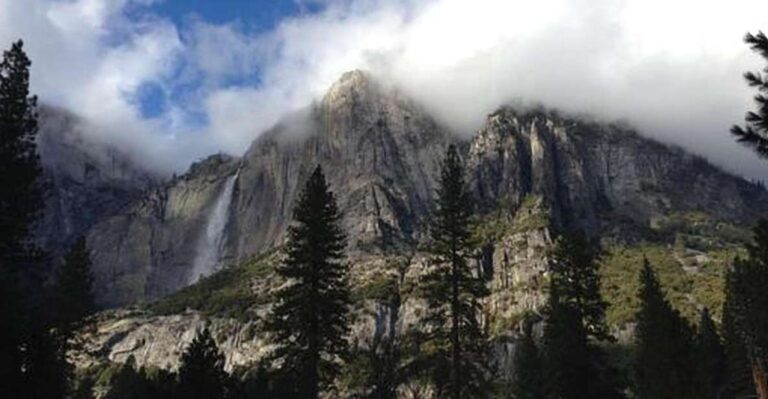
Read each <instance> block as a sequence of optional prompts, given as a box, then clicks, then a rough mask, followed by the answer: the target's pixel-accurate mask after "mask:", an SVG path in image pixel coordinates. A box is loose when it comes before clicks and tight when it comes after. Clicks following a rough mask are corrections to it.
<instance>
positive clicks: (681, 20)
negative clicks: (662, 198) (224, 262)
mask: <svg viewBox="0 0 768 399" xmlns="http://www.w3.org/2000/svg"><path fill="white" fill-rule="evenodd" d="M149 3H150V2H148V1H147V0H142V1H138V0H77V1H53V0H27V1H24V2H21V1H17V0H0V41H4V42H9V41H10V40H11V38H13V37H16V36H22V37H25V38H27V42H28V43H29V49H30V53H31V56H32V59H33V62H34V63H35V64H34V66H33V73H35V75H34V76H33V79H34V82H35V85H34V86H35V87H34V89H35V90H36V91H37V92H38V93H40V94H41V96H42V97H43V99H45V100H46V101H53V102H55V103H57V104H60V105H64V106H66V107H69V108H72V109H73V110H75V111H76V112H78V113H80V114H82V115H85V116H86V117H87V118H88V119H89V120H90V121H93V122H94V123H97V124H99V125H100V126H103V127H104V129H105V130H110V129H111V130H110V132H108V133H101V134H108V135H110V137H111V138H112V139H115V140H123V141H124V142H129V143H133V145H134V146H135V147H136V151H138V152H141V153H143V154H145V155H146V156H147V157H148V158H151V159H155V160H157V161H156V162H155V163H157V164H158V165H161V166H164V167H171V168H176V169H180V168H182V167H183V166H184V165H187V164H188V163H189V162H190V161H192V160H194V159H196V158H199V157H200V156H202V155H204V154H206V153H210V152H214V151H216V150H224V151H227V152H232V153H242V151H244V149H245V148H247V146H248V144H249V143H250V142H251V141H252V140H253V139H254V138H255V137H257V136H258V134H259V133H260V132H262V131H264V130H266V129H267V128H269V127H270V126H271V125H273V124H274V123H276V122H277V121H278V120H279V119H280V118H281V116H282V115H285V114H286V113H291V112H295V111H296V110H299V109H301V108H303V107H304V106H306V105H307V104H309V103H310V102H311V101H313V100H314V99H317V98H318V97H320V96H321V95H322V94H323V93H324V92H325V90H326V89H327V88H328V87H329V86H330V85H331V84H332V82H333V81H335V80H336V79H337V78H338V77H339V76H340V74H341V73H343V72H344V71H347V70H350V69H355V68H361V69H367V70H370V71H372V72H373V73H375V74H377V75H379V76H380V77H382V79H387V80H390V81H392V82H393V83H395V84H397V85H399V86H401V87H402V88H403V89H404V90H405V91H407V92H409V93H410V94H411V95H412V96H413V97H414V98H416V99H417V100H418V101H420V102H422V103H423V104H424V105H425V107H427V108H428V109H429V110H431V111H432V112H433V113H434V114H435V115H436V116H437V117H438V118H439V119H440V120H441V121H442V122H444V123H446V124H447V125H449V126H451V127H452V128H453V129H454V130H456V131H457V132H459V133H463V134H466V135H470V134H471V133H472V132H473V131H474V130H475V129H477V128H479V127H480V125H481V123H482V121H483V118H484V116H485V115H486V114H487V113H489V112H491V111H493V109H494V108H496V107H497V106H499V105H500V104H502V103H505V102H510V101H523V102H540V103H543V104H545V105H547V106H551V107H557V108H561V109H563V110H565V111H568V112H573V113H589V114H592V115H595V116H597V117H599V118H605V119H626V120H628V121H629V122H631V123H632V124H634V125H636V126H638V127H639V128H640V129H641V130H642V131H643V132H644V133H645V134H647V135H650V136H652V137H655V138H657V139H660V140H662V141H665V142H669V143H675V144H680V145H683V146H685V147H687V148H689V149H691V150H693V151H695V152H698V153H700V154H703V155H705V156H706V157H708V158H709V159H710V160H712V161H714V162H715V163H717V164H720V165H722V166H725V167H727V168H728V169H730V170H732V171H737V172H738V173H741V174H744V175H747V176H750V177H756V178H761V179H764V178H765V177H766V175H768V173H766V172H768V169H767V168H766V166H765V165H764V162H763V161H761V160H759V159H757V157H756V156H754V155H752V154H751V152H750V151H748V150H746V149H743V148H741V147H739V146H738V145H737V144H735V143H734V142H733V140H732V139H731V138H730V137H729V136H728V133H727V132H728V129H729V127H730V125H732V124H734V123H738V122H740V121H741V120H742V119H743V114H744V112H745V111H746V110H747V109H749V108H750V107H751V97H752V93H751V92H750V90H749V88H747V87H746V85H745V84H744V83H743V81H742V78H741V74H742V73H743V72H744V71H745V70H751V69H757V68H760V67H761V63H760V60H759V59H757V58H756V57H755V56H754V55H752V54H751V53H750V52H749V49H748V48H747V47H746V46H745V45H744V44H743V43H742V41H741V39H742V37H743V35H744V33H746V32H747V31H756V30H758V29H761V28H762V29H768V3H766V2H765V1H764V0H741V1H739V2H733V1H729V0H539V1H536V2H531V1H526V0H474V1H471V2H470V1H462V0H429V1H416V0H395V1H385V0H360V1H353V0H322V1H317V0H311V1H303V2H301V7H300V9H308V10H314V11H311V12H307V13H302V14H299V15H294V16H290V17H286V18H285V19H283V20H282V21H280V22H279V23H278V24H277V25H276V26H275V28H274V29H272V30H270V31H267V32H263V31H259V30H255V31H256V32H257V33H252V32H253V31H254V30H252V29H249V26H248V16H243V20H241V21H232V22H231V23H226V24H211V23H209V22H206V20H205V15H200V16H192V17H190V18H187V19H186V20H185V22H183V23H182V25H175V24H174V23H172V22H170V20H168V19H164V18H162V17H161V16H157V15H153V12H152V8H151V7H147V4H149ZM149 84H151V85H154V86H157V87H159V88H160V89H161V90H162V92H163V94H164V96H163V98H164V100H165V106H164V107H163V110H162V112H161V113H160V114H159V115H156V116H153V117H146V116H145V115H143V114H142V112H141V101H142V98H141V96H140V94H141V92H142V88H143V87H146V85H149ZM136 137H138V139H136Z"/></svg>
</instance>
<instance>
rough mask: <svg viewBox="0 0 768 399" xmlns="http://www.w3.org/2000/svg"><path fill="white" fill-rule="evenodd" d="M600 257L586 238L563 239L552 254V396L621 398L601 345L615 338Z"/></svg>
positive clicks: (548, 331)
mask: <svg viewBox="0 0 768 399" xmlns="http://www.w3.org/2000/svg"><path fill="white" fill-rule="evenodd" d="M596 254H597V250H596V249H595V248H594V247H593V246H592V245H591V244H590V243H589V242H588V241H587V240H586V239H585V238H584V236H583V235H582V234H568V235H563V236H561V237H560V238H558V240H557V243H556V246H555V249H554V251H553V252H552V254H551V259H552V270H551V273H552V274H551V280H550V293H549V300H548V304H547V308H546V313H547V323H546V325H545V328H544V354H545V366H546V370H547V371H546V375H547V378H548V386H549V388H550V392H549V396H550V397H552V398H562V399H577V398H595V397H600V398H614V397H620V396H621V395H620V392H619V389H618V388H617V387H616V386H615V381H613V380H614V378H613V374H614V371H613V370H612V369H611V367H610V366H609V364H608V362H607V361H606V356H605V354H604V353H603V351H602V349H601V348H600V347H599V346H598V345H597V344H598V343H599V342H600V341H611V340H612V339H613V338H612V337H611V336H610V335H609V333H608V328H607V327H606V323H605V309H606V306H607V304H606V302H605V301H603V299H602V296H601V295H600V276H599V274H598V271H597V262H596V256H597V255H596Z"/></svg>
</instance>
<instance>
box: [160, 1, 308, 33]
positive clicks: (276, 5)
mask: <svg viewBox="0 0 768 399" xmlns="http://www.w3.org/2000/svg"><path fill="white" fill-rule="evenodd" d="M151 8H152V10H153V11H154V12H157V13H158V14H160V15H164V16H167V17H169V18H171V19H173V21H174V22H175V23H176V24H178V25H181V24H182V23H183V22H184V20H185V19H186V18H189V17H190V16H191V15H197V16H201V17H202V18H204V19H205V20H206V21H208V22H210V23H213V24H224V23H229V22H232V21H242V22H243V23H244V25H245V26H247V29H248V30H251V31H264V30H269V29H272V28H274V26H275V24H277V23H278V22H279V21H280V20H282V19H284V18H285V17H287V16H291V15H294V14H298V13H300V12H306V11H307V9H308V7H307V6H305V5H302V4H301V3H298V2H296V1H293V0H166V1H163V2H159V3H156V4H154V5H153V6H152V7H151Z"/></svg>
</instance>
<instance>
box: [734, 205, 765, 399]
mask: <svg viewBox="0 0 768 399" xmlns="http://www.w3.org/2000/svg"><path fill="white" fill-rule="evenodd" d="M753 231H754V234H755V238H754V242H753V243H752V244H750V245H747V252H748V254H749V256H748V258H747V259H737V260H736V261H735V262H734V265H733V269H732V270H731V272H730V278H729V281H728V284H729V287H728V289H729V295H730V297H731V298H730V306H731V310H732V322H733V324H734V327H735V330H736V333H737V335H738V337H739V338H740V339H741V341H742V342H743V343H744V348H745V349H746V353H747V357H748V359H749V362H750V367H751V369H752V376H753V380H754V384H755V388H756V390H757V393H758V395H759V396H760V398H761V399H766V398H768V311H766V309H768V290H767V289H766V287H768V220H761V221H759V222H758V224H757V226H755V228H754V230H753Z"/></svg>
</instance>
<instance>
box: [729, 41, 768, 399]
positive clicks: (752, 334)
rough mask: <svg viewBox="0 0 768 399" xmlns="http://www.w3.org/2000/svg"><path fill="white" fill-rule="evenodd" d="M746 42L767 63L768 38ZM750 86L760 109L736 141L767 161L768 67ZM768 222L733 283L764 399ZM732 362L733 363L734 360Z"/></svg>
mask: <svg viewBox="0 0 768 399" xmlns="http://www.w3.org/2000/svg"><path fill="white" fill-rule="evenodd" d="M744 41H745V42H746V43H747V44H748V45H749V46H750V48H751V49H752V50H753V51H754V52H756V53H758V54H759V55H760V56H761V57H762V58H764V59H765V60H767V61H768V37H767V36H766V35H765V34H764V33H763V32H758V33H757V34H756V35H753V34H751V33H748V34H747V35H746V36H745V37H744ZM744 78H745V79H746V80H747V84H748V85H749V86H751V87H754V88H755V89H756V90H757V94H756V95H755V97H754V99H755V103H756V106H757V109H756V110H754V111H749V112H747V115H746V118H745V126H744V127H741V126H734V127H733V128H732V129H731V133H732V134H733V135H734V136H736V139H737V141H739V142H740V143H743V144H745V145H747V146H749V147H751V148H753V149H754V150H755V152H756V153H757V154H758V155H760V156H762V157H768V66H766V67H764V68H763V70H762V71H758V72H747V73H745V74H744ZM767 230H768V221H765V220H762V221H760V222H759V224H758V226H757V227H756V228H755V233H756V234H755V236H756V237H755V239H756V243H755V245H751V246H749V248H748V250H749V255H750V256H749V260H747V261H739V262H736V264H735V265H734V270H733V273H732V276H731V277H732V278H731V282H730V285H731V287H730V289H731V294H732V296H733V298H732V301H731V306H732V309H731V316H732V320H733V323H734V327H733V332H734V333H735V335H736V336H738V337H740V339H741V340H742V343H743V348H744V350H745V351H746V353H747V356H748V358H749V361H750V368H751V370H752V375H753V380H754V385H755V388H756V390H757V393H758V395H759V397H760V398H761V399H768V320H766V319H768V312H766V311H765V310H766V309H768V308H767V307H766V305H767V304H768V290H765V289H764V288H765V286H766V285H765V284H766V281H768V272H767V269H766V268H768V242H766V240H768V231H767ZM731 360H733V359H731Z"/></svg>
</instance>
